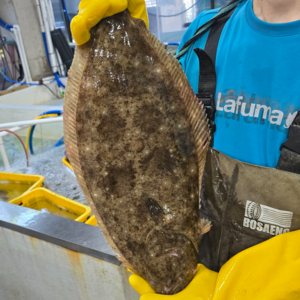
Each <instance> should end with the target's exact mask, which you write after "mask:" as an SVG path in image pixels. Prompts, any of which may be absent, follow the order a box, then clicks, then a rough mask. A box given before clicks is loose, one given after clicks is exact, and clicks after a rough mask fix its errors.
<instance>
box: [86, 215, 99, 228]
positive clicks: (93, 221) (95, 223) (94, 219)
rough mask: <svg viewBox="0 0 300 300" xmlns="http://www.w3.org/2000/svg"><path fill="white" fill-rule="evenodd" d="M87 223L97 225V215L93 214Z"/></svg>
mask: <svg viewBox="0 0 300 300" xmlns="http://www.w3.org/2000/svg"><path fill="white" fill-rule="evenodd" d="M85 224H89V225H93V226H97V220H96V218H95V216H91V217H90V218H89V219H88V220H87V221H86V222H85Z"/></svg>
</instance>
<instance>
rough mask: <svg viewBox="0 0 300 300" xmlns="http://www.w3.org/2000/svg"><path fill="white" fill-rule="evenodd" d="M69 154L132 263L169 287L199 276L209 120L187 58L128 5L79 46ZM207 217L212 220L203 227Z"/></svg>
mask: <svg viewBox="0 0 300 300" xmlns="http://www.w3.org/2000/svg"><path fill="white" fill-rule="evenodd" d="M64 131H65V142H66V149H67V154H68V157H69V159H70V161H71V163H72V165H73V167H74V170H75V174H76V177H77V179H78V181H79V183H80V186H81V188H82V190H83V192H84V194H85V196H86V198H87V201H88V202H89V204H90V206H91V208H92V210H93V212H94V214H95V216H96V219H97V221H98V224H99V226H100V227H101V230H102V232H103V234H104V236H105V238H106V240H107V242H108V243H109V245H110V246H111V248H112V249H113V250H114V251H115V252H116V253H118V258H119V259H120V261H122V262H123V263H124V265H125V266H126V267H128V268H130V269H131V270H133V271H134V272H135V273H137V274H139V275H141V276H142V277H143V278H145V279H146V280H147V281H148V282H149V283H150V284H151V285H152V286H153V288H154V289H155V291H156V292H157V293H160V294H174V293H177V292H179V291H181V290H182V289H184V288H185V287H186V286H187V285H188V284H189V282H190V281H191V280H192V278H193V275H194V273H195V271H196V268H197V252H198V244H199V241H200V235H201V233H204V230H205V229H206V227H207V226H206V227H205V224H203V223H201V221H200V217H199V182H200V180H201V178H202V173H203V168H204V163H205V158H206V152H207V147H208V137H209V130H208V125H207V120H206V115H205V113H204V110H203V107H202V106H201V105H199V103H198V100H197V99H196V98H195V97H194V95H193V91H192V89H191V87H190V85H189V83H188V81H187V79H186V76H185V75H184V73H183V71H182V69H181V66H180V64H179V63H178V62H177V60H176V59H175V58H174V57H173V56H172V55H168V54H167V52H166V50H165V47H164V45H163V44H161V43H160V42H159V41H158V40H157V39H156V38H155V36H153V35H152V34H151V33H150V32H149V31H148V30H147V29H146V27H145V24H144V23H143V22H142V21H141V20H135V19H132V18H131V17H130V15H129V12H128V11H125V12H123V13H120V14H117V15H115V16H113V17H109V18H106V19H104V20H102V21H101V22H100V23H99V24H98V25H97V26H96V27H94V28H93V29H92V30H91V39H90V41H89V42H88V43H87V44H85V45H83V46H79V47H77V48H76V53H75V57H74V61H73V64H72V67H71V69H70V72H69V79H68V84H67V90H66V97H65V106H64ZM204 227H205V229H204Z"/></svg>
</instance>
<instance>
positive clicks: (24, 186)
mask: <svg viewBox="0 0 300 300" xmlns="http://www.w3.org/2000/svg"><path fill="white" fill-rule="evenodd" d="M44 179H45V178H44V176H41V175H27V174H14V173H6V172H0V200H2V201H7V202H9V203H12V204H16V205H19V204H20V203H21V202H22V201H21V197H22V195H23V194H24V193H26V192H28V191H31V190H33V189H35V188H37V187H40V186H43V181H44Z"/></svg>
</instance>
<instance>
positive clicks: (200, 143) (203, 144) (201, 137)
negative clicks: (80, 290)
mask: <svg viewBox="0 0 300 300" xmlns="http://www.w3.org/2000/svg"><path fill="white" fill-rule="evenodd" d="M133 20H134V23H135V24H136V26H137V27H139V31H140V34H141V35H142V36H143V37H144V38H145V39H146V41H147V42H148V44H149V45H150V46H151V47H152V48H153V49H154V50H155V52H156V53H157V55H158V58H159V59H160V60H161V61H162V62H163V63H164V65H165V67H166V68H167V70H168V71H169V73H170V75H171V77H172V79H173V81H174V84H175V86H176V87H177V89H178V90H179V91H180V95H181V97H182V99H183V102H184V106H185V110H186V114H187V117H188V119H189V121H190V124H191V126H192V130H193V136H194V139H195V142H196V149H197V157H198V169H199V189H200V187H201V182H202V176H203V171H204V166H205V161H206V154H207V150H208V147H209V141H210V134H209V127H208V119H207V116H206V112H205V109H204V106H203V104H202V103H201V104H199V101H198V98H197V97H196V96H195V95H194V91H193V89H192V88H191V87H190V84H189V82H188V79H187V77H186V75H185V73H184V71H183V70H182V67H181V65H180V63H179V61H178V60H177V59H176V58H175V57H174V55H172V54H168V53H167V50H166V47H165V45H164V44H163V43H161V42H160V41H159V40H158V39H157V38H156V37H155V36H154V35H153V34H152V33H151V32H150V31H149V30H148V29H147V28H146V25H145V23H144V21H143V20H140V19H133ZM199 193H200V190H199ZM199 196H200V195H199ZM199 199H200V197H199Z"/></svg>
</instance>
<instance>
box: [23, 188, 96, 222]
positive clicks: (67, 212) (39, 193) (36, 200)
mask: <svg viewBox="0 0 300 300" xmlns="http://www.w3.org/2000/svg"><path fill="white" fill-rule="evenodd" d="M21 200H22V206H24V207H28V208H31V209H35V210H39V211H43V212H45V213H50V214H53V215H56V216H59V217H63V218H67V219H71V220H75V221H78V222H85V221H86V220H87V218H88V217H89V216H90V215H91V209H90V208H89V207H88V206H86V205H83V204H80V203H78V202H76V201H73V200H70V199H68V198H65V197H63V196H61V195H58V194H55V193H53V192H51V191H49V190H47V189H45V188H37V189H34V190H33V191H31V192H28V193H26V194H24V195H23V196H22V199H21Z"/></svg>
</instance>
